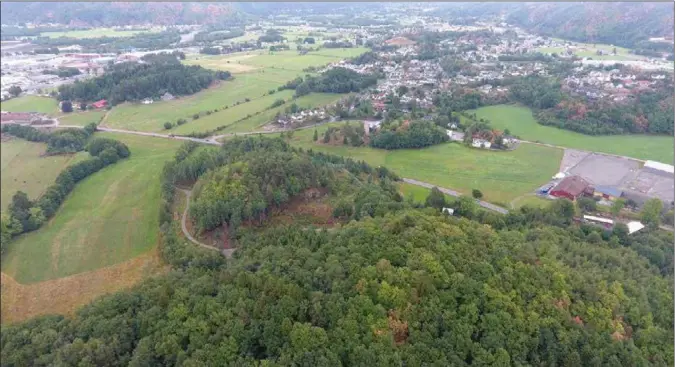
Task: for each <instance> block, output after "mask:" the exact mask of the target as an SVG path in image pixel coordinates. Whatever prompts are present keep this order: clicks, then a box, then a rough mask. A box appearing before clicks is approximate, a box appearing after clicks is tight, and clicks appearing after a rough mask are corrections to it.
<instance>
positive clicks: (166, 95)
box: [162, 92, 176, 101]
mask: <svg viewBox="0 0 675 367" xmlns="http://www.w3.org/2000/svg"><path fill="white" fill-rule="evenodd" d="M175 98H176V97H174V96H173V94H171V93H169V92H166V93H164V95H163V96H162V101H171V100H173V99H175Z"/></svg>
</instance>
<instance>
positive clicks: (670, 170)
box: [643, 161, 675, 176]
mask: <svg viewBox="0 0 675 367" xmlns="http://www.w3.org/2000/svg"><path fill="white" fill-rule="evenodd" d="M643 169H644V170H646V171H648V172H652V173H656V174H659V173H660V174H666V175H671V176H672V175H673V174H674V173H675V167H673V166H671V165H670V164H665V163H661V162H655V161H646V162H645V165H644V167H643Z"/></svg>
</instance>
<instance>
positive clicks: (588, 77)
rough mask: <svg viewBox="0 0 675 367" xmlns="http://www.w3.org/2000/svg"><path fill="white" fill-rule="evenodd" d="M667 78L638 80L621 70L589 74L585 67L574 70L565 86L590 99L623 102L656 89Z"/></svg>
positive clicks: (654, 76)
mask: <svg viewBox="0 0 675 367" xmlns="http://www.w3.org/2000/svg"><path fill="white" fill-rule="evenodd" d="M665 78H666V75H665V74H652V75H651V76H649V77H645V78H638V77H637V76H636V74H634V73H630V72H628V73H622V72H621V71H620V70H619V69H612V70H609V71H605V70H593V71H590V72H588V71H587V70H584V68H583V67H578V68H575V69H574V74H573V75H571V76H569V77H567V78H565V80H564V86H565V87H566V89H567V90H568V91H569V92H571V93H572V94H575V95H581V96H586V97H587V98H588V99H604V98H606V99H610V100H613V101H615V102H621V101H624V100H626V99H627V98H631V97H632V96H634V94H636V93H640V92H644V91H648V90H650V89H652V88H654V87H655V86H656V85H657V84H658V83H659V81H660V80H663V79H665Z"/></svg>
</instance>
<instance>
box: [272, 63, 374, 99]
mask: <svg viewBox="0 0 675 367" xmlns="http://www.w3.org/2000/svg"><path fill="white" fill-rule="evenodd" d="M380 77H381V76H380V75H379V74H369V75H364V74H359V73H357V72H355V71H353V70H349V69H345V68H341V67H336V68H332V69H330V70H328V71H326V72H324V73H322V74H321V75H319V76H311V75H307V76H305V78H304V79H303V78H302V77H298V78H296V79H294V80H292V81H290V82H288V83H286V84H285V85H283V86H282V87H281V88H280V89H279V90H283V89H295V96H296V97H301V96H304V95H307V94H309V93H312V92H315V93H350V92H359V91H361V90H363V89H366V88H369V87H372V86H374V85H375V84H377V79H379V78H380Z"/></svg>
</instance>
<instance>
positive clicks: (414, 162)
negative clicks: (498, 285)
mask: <svg viewBox="0 0 675 367" xmlns="http://www.w3.org/2000/svg"><path fill="white" fill-rule="evenodd" d="M336 124H340V123H334V124H327V125H322V126H320V127H318V128H317V130H318V132H319V136H321V134H322V133H323V131H325V130H326V129H327V128H328V126H331V125H333V126H335V125H336ZM313 135H314V129H307V130H300V131H296V132H295V133H294V135H293V138H292V140H291V143H292V144H293V145H296V146H300V147H303V148H306V149H309V148H311V149H314V150H316V151H322V152H327V153H332V154H337V155H342V156H345V157H351V158H354V159H357V160H364V161H366V162H367V163H369V164H371V165H373V166H380V165H383V166H386V167H387V168H390V169H392V170H393V171H394V172H396V173H397V174H399V175H400V176H402V177H407V178H413V179H416V180H419V181H424V182H428V183H431V184H434V185H438V186H440V187H445V188H448V189H453V190H457V191H460V192H462V193H464V194H470V193H471V190H472V189H479V190H481V191H482V192H483V194H484V195H485V196H484V199H485V200H487V201H490V202H493V203H498V204H502V205H507V204H508V203H509V202H510V201H511V200H513V199H514V198H516V197H518V196H521V195H524V194H526V193H528V192H531V191H532V190H534V189H536V188H537V187H538V186H539V185H541V184H542V183H544V182H546V181H547V180H549V179H550V178H551V176H552V175H554V174H555V173H556V172H558V168H559V166H560V160H561V159H562V155H563V151H562V150H561V149H556V148H549V147H543V146H536V145H530V144H523V145H521V147H520V148H518V149H516V150H514V151H511V152H493V151H486V150H482V149H473V148H468V147H466V146H463V145H461V144H457V143H445V144H441V145H436V146H432V147H429V148H424V149H405V150H393V151H387V150H382V149H374V148H370V147H361V148H355V147H351V146H345V145H326V144H323V143H320V142H319V143H317V142H313V141H312V137H313Z"/></svg>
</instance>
